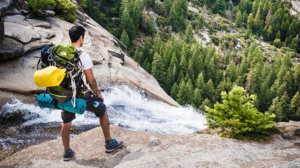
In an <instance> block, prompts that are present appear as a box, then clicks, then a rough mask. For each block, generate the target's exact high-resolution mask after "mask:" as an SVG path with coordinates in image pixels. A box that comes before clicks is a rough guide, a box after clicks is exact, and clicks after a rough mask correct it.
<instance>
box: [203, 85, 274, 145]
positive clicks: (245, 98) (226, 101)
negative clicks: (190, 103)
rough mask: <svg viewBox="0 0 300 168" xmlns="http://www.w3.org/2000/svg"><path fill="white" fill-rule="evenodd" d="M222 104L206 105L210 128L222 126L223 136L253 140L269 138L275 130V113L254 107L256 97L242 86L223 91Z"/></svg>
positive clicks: (221, 132)
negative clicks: (262, 111)
mask: <svg viewBox="0 0 300 168" xmlns="http://www.w3.org/2000/svg"><path fill="white" fill-rule="evenodd" d="M221 96H222V104H220V103H216V104H215V105H214V109H212V108H209V107H207V106H206V107H205V110H206V111H207V112H206V118H207V122H208V126H209V128H212V129H214V128H221V131H220V134H221V136H223V137H231V138H236V139H244V138H249V139H252V140H263V139H268V138H269V137H270V135H271V134H272V133H273V132H274V130H276V129H275V126H274V124H275V122H274V118H275V115H274V114H272V115H270V114H269V113H267V112H266V113H265V114H263V113H261V112H259V111H258V110H257V109H256V108H255V107H254V101H255V97H254V96H253V95H248V94H247V92H246V90H245V89H244V88H242V87H238V86H234V87H233V89H232V90H231V91H230V92H229V93H228V94H227V93H226V92H222V93H221Z"/></svg>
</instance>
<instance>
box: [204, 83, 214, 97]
mask: <svg viewBox="0 0 300 168" xmlns="http://www.w3.org/2000/svg"><path fill="white" fill-rule="evenodd" d="M205 96H206V97H207V98H209V100H210V101H211V102H214V101H215V88H214V83H213V81H212V80H211V79H209V80H208V82H207V84H206V90H205Z"/></svg>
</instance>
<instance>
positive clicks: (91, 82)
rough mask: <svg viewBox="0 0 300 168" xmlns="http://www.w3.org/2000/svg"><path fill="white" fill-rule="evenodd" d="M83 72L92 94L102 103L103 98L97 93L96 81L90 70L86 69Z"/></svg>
mask: <svg viewBox="0 0 300 168" xmlns="http://www.w3.org/2000/svg"><path fill="white" fill-rule="evenodd" d="M83 72H84V75H85V78H86V81H87V83H88V84H89V86H90V88H91V89H92V91H93V92H94V94H95V95H97V97H99V99H101V100H102V102H104V98H103V97H102V95H101V94H100V92H99V89H98V85H97V81H96V79H95V77H94V74H93V70H92V68H90V69H87V70H83Z"/></svg>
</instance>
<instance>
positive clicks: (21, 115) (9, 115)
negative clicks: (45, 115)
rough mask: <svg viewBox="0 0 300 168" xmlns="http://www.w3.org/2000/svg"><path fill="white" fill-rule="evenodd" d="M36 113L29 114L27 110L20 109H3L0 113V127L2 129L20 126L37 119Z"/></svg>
mask: <svg viewBox="0 0 300 168" xmlns="http://www.w3.org/2000/svg"><path fill="white" fill-rule="evenodd" d="M38 117H39V115H38V114H37V113H31V112H30V111H29V110H23V109H21V108H17V107H16V108H5V106H4V107H3V109H2V110H1V111H0V125H1V126H2V127H9V126H12V125H20V124H21V123H23V122H25V121H28V120H32V119H35V118H38Z"/></svg>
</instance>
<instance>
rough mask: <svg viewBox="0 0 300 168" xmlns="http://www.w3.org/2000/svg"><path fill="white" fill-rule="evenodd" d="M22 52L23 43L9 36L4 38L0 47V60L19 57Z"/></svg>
mask: <svg viewBox="0 0 300 168" xmlns="http://www.w3.org/2000/svg"><path fill="white" fill-rule="evenodd" d="M23 54H24V49H23V45H22V44H21V43H19V42H17V41H16V40H13V39H11V38H7V37H6V38H4V40H3V43H2V47H1V48H0V61H4V60H8V59H11V58H16V57H20V56H22V55H23Z"/></svg>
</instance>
